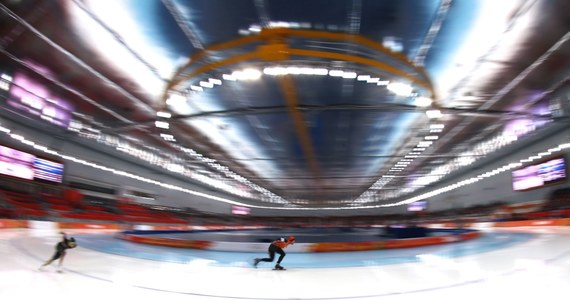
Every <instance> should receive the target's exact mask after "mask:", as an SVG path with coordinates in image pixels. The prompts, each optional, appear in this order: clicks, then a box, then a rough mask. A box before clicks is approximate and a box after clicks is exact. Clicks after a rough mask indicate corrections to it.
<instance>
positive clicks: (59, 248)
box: [40, 232, 77, 271]
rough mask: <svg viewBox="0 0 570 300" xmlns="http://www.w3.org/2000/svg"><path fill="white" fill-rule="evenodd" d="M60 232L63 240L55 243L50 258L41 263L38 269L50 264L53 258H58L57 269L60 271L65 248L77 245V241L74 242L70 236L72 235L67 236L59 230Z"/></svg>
mask: <svg viewBox="0 0 570 300" xmlns="http://www.w3.org/2000/svg"><path fill="white" fill-rule="evenodd" d="M60 234H61V235H62V236H63V240H62V241H61V242H59V243H57V245H56V246H55V253H54V254H53V256H52V258H50V259H49V260H48V261H46V262H45V263H44V264H43V265H41V267H40V270H41V269H42V268H43V267H45V266H47V265H49V264H51V263H52V262H53V261H54V260H56V259H58V258H59V264H58V268H59V271H61V265H62V263H63V259H64V258H65V251H66V250H67V249H71V248H75V247H77V243H76V242H75V239H74V238H72V237H70V238H67V235H66V234H65V232H60Z"/></svg>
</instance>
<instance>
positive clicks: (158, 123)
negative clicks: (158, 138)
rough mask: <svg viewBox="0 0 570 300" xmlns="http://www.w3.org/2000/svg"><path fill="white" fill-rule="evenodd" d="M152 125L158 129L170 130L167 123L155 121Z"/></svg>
mask: <svg viewBox="0 0 570 300" xmlns="http://www.w3.org/2000/svg"><path fill="white" fill-rule="evenodd" d="M154 125H155V126H156V127H158V128H164V129H168V128H170V124H168V122H164V121H156V122H154Z"/></svg>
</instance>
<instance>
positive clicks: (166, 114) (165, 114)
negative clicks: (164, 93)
mask: <svg viewBox="0 0 570 300" xmlns="http://www.w3.org/2000/svg"><path fill="white" fill-rule="evenodd" d="M156 115H157V116H158V117H161V118H167V119H170V117H172V114H170V113H169V112H166V111H157V112H156Z"/></svg>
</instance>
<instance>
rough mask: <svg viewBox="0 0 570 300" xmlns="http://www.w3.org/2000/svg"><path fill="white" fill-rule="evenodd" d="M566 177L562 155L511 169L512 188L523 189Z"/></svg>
mask: <svg viewBox="0 0 570 300" xmlns="http://www.w3.org/2000/svg"><path fill="white" fill-rule="evenodd" d="M565 179H566V160H565V159H564V157H557V158H552V159H549V160H547V161H542V162H539V163H536V164H532V165H529V166H526V167H524V168H521V169H518V170H515V171H513V190H515V191H524V190H529V189H534V188H539V187H542V186H545V185H548V184H553V183H557V182H560V181H563V180H565Z"/></svg>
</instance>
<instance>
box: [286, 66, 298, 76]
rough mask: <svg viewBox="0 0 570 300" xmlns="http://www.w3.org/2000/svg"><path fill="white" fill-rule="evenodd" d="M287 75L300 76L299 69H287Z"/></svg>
mask: <svg viewBox="0 0 570 300" xmlns="http://www.w3.org/2000/svg"><path fill="white" fill-rule="evenodd" d="M287 73H288V74H292V75H299V74H301V68H298V67H287Z"/></svg>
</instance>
